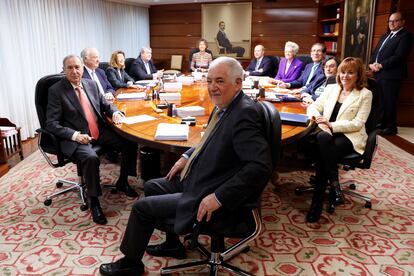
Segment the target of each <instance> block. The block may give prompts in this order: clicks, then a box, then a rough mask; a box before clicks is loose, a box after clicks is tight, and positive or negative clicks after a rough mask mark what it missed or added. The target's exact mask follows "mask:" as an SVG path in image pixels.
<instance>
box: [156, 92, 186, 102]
mask: <svg viewBox="0 0 414 276" xmlns="http://www.w3.org/2000/svg"><path fill="white" fill-rule="evenodd" d="M160 100H162V101H164V100H165V101H167V102H171V101H180V100H181V93H160Z"/></svg>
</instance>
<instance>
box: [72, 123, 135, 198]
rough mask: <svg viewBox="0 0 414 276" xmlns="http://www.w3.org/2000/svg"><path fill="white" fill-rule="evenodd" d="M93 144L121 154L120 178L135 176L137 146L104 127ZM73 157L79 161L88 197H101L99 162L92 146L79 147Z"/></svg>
mask: <svg viewBox="0 0 414 276" xmlns="http://www.w3.org/2000/svg"><path fill="white" fill-rule="evenodd" d="M95 143H96V144H98V145H102V146H104V147H108V148H111V149H115V150H117V151H119V152H121V156H122V161H121V168H120V176H119V177H120V178H124V179H127V177H128V175H131V176H136V175H137V172H136V164H137V145H136V144H135V143H133V142H130V141H128V140H126V139H123V138H122V137H120V136H119V135H117V134H116V133H115V132H113V131H112V130H110V129H108V128H106V127H104V128H100V129H99V138H98V140H97V141H94V142H93V144H95ZM73 156H74V157H75V158H76V159H77V160H81V167H82V172H83V177H84V180H85V183H86V188H87V194H88V196H89V197H91V196H93V197H97V196H100V195H102V190H101V184H100V177H99V164H100V161H99V157H98V155H97V154H96V152H95V151H94V150H93V148H92V145H91V144H88V145H79V146H78V147H77V149H76V150H75V152H74V153H73Z"/></svg>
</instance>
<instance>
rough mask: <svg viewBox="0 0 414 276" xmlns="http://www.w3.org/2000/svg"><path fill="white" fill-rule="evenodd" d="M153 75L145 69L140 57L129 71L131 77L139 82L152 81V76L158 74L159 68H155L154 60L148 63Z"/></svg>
mask: <svg viewBox="0 0 414 276" xmlns="http://www.w3.org/2000/svg"><path fill="white" fill-rule="evenodd" d="M148 65H149V68H150V71H151V74H148V73H147V70H146V69H145V64H144V61H143V60H142V59H141V57H140V56H139V57H138V58H137V59H136V60H134V62H133V63H132V65H131V68H130V69H129V72H128V73H129V75H130V76H131V77H132V78H133V79H134V80H136V81H139V80H152V74H154V73H157V68H155V65H154V63H153V62H152V60H150V61H149V62H148Z"/></svg>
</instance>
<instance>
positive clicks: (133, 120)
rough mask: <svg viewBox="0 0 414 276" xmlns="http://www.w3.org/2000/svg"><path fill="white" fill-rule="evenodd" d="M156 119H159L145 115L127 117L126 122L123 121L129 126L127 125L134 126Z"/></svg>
mask: <svg viewBox="0 0 414 276" xmlns="http://www.w3.org/2000/svg"><path fill="white" fill-rule="evenodd" d="M155 119H157V118H155V117H152V116H149V115H145V114H144V115H137V116H131V117H125V118H124V120H123V123H124V124H127V125H132V124H136V123H142V122H147V121H152V120H155Z"/></svg>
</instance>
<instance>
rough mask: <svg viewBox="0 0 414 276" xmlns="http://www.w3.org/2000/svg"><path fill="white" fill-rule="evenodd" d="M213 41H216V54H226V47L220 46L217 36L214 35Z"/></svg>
mask: <svg viewBox="0 0 414 276" xmlns="http://www.w3.org/2000/svg"><path fill="white" fill-rule="evenodd" d="M214 42H215V43H216V47H217V55H220V54H226V48H224V47H222V46H220V44H219V42H218V40H217V37H214Z"/></svg>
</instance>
